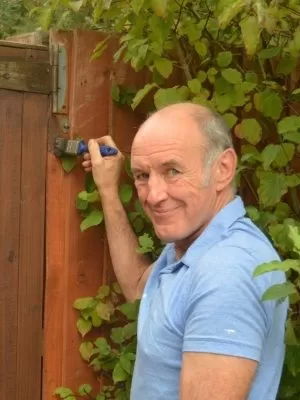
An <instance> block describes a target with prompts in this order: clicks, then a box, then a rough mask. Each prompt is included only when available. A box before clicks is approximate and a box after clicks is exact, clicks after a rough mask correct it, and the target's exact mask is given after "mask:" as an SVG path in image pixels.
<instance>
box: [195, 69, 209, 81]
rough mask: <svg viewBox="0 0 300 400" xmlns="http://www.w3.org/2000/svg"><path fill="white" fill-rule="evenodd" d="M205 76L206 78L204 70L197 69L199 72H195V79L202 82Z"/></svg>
mask: <svg viewBox="0 0 300 400" xmlns="http://www.w3.org/2000/svg"><path fill="white" fill-rule="evenodd" d="M206 78H207V75H206V72H205V71H199V72H198V73H197V80H198V81H199V82H200V83H203V82H204V81H205V80H206Z"/></svg>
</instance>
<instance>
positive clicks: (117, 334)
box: [110, 327, 125, 344]
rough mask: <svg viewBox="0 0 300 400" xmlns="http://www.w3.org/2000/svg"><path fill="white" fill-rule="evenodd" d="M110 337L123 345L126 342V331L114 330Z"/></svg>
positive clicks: (119, 328)
mask: <svg viewBox="0 0 300 400" xmlns="http://www.w3.org/2000/svg"><path fill="white" fill-rule="evenodd" d="M110 337H111V340H113V341H114V342H115V343H117V344H122V343H123V342H124V341H125V337H124V329H123V328H121V327H118V328H112V330H111V334H110Z"/></svg>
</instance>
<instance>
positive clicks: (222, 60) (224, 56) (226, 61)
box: [217, 51, 232, 68]
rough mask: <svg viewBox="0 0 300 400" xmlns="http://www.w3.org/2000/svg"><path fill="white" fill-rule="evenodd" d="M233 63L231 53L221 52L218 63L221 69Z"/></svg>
mask: <svg viewBox="0 0 300 400" xmlns="http://www.w3.org/2000/svg"><path fill="white" fill-rule="evenodd" d="M231 62H232V53H231V51H221V52H220V53H219V54H218V55H217V63H218V65H219V66H220V67H221V68H225V67H228V66H229V65H230V64H231Z"/></svg>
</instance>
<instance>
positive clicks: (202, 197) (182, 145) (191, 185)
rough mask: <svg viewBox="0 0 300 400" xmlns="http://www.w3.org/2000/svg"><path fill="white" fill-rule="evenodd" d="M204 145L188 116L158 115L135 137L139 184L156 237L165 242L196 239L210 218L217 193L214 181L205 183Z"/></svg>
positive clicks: (135, 172) (135, 173) (134, 157)
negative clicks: (192, 237)
mask: <svg viewBox="0 0 300 400" xmlns="http://www.w3.org/2000/svg"><path fill="white" fill-rule="evenodd" d="M204 146H205V143H204V140H203V138H202V135H201V134H200V133H199V130H198V127H197V125H196V123H195V122H194V121H193V120H192V118H191V117H189V116H181V117H176V116H174V115H173V116H170V117H168V116H166V115H154V117H152V118H151V119H150V120H148V121H146V123H145V124H144V125H143V126H142V127H141V129H140V131H139V132H138V134H137V136H136V138H135V141H134V143H133V147H132V171H133V176H134V180H135V186H136V189H137V192H138V196H139V199H140V201H141V204H142V206H143V208H144V210H145V212H146V214H147V215H148V217H149V218H150V219H151V221H152V223H153V226H154V228H155V232H156V234H157V236H158V237H159V238H160V239H161V240H163V241H165V242H173V241H174V242H178V241H182V240H185V239H187V238H189V237H191V236H194V235H195V233H197V232H198V231H201V230H202V228H203V227H204V226H205V225H206V224H207V223H208V222H209V219H210V218H211V214H212V210H213V208H214V204H215V201H216V191H215V187H214V183H213V179H210V180H209V182H208V183H207V182H205V181H206V179H205V178H206V177H205V173H206V172H207V171H205V170H204V165H203V158H204V154H205V147H204ZM204 183H205V184H204ZM196 236H197V235H196Z"/></svg>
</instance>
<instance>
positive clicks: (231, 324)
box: [183, 248, 276, 361]
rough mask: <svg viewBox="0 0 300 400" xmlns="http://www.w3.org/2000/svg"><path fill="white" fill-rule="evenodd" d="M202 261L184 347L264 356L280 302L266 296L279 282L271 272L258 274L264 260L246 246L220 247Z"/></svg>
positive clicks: (192, 293) (189, 306) (197, 269)
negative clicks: (257, 268)
mask: <svg viewBox="0 0 300 400" xmlns="http://www.w3.org/2000/svg"><path fill="white" fill-rule="evenodd" d="M221 254H224V257H221V256H220V255H221ZM203 261H204V262H202V261H201V266H196V267H195V271H193V273H194V274H195V276H194V277H193V284H192V287H191V291H190V296H189V300H188V303H187V314H186V324H185V331H184V343H183V351H184V352H205V353H214V354H222V355H230V356H237V357H244V358H249V359H252V360H256V361H260V359H261V354H262V348H263V344H264V341H265V339H266V337H267V335H268V332H269V329H270V325H271V320H272V314H273V310H274V307H275V302H273V301H266V302H262V301H261V297H262V295H263V293H264V291H265V290H266V289H267V288H268V287H269V286H271V285H272V284H274V283H276V282H273V283H272V278H271V277H270V276H266V275H261V276H259V277H256V278H254V277H253V275H252V273H253V270H254V269H255V267H256V266H257V265H259V264H260V262H259V261H257V260H255V258H254V257H253V256H252V255H251V254H248V253H245V250H244V249H239V248H232V249H226V251H220V252H218V251H217V252H216V251H215V252H214V255H213V256H212V255H211V254H210V256H209V257H206V256H204V259H203ZM267 275H270V274H267Z"/></svg>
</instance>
